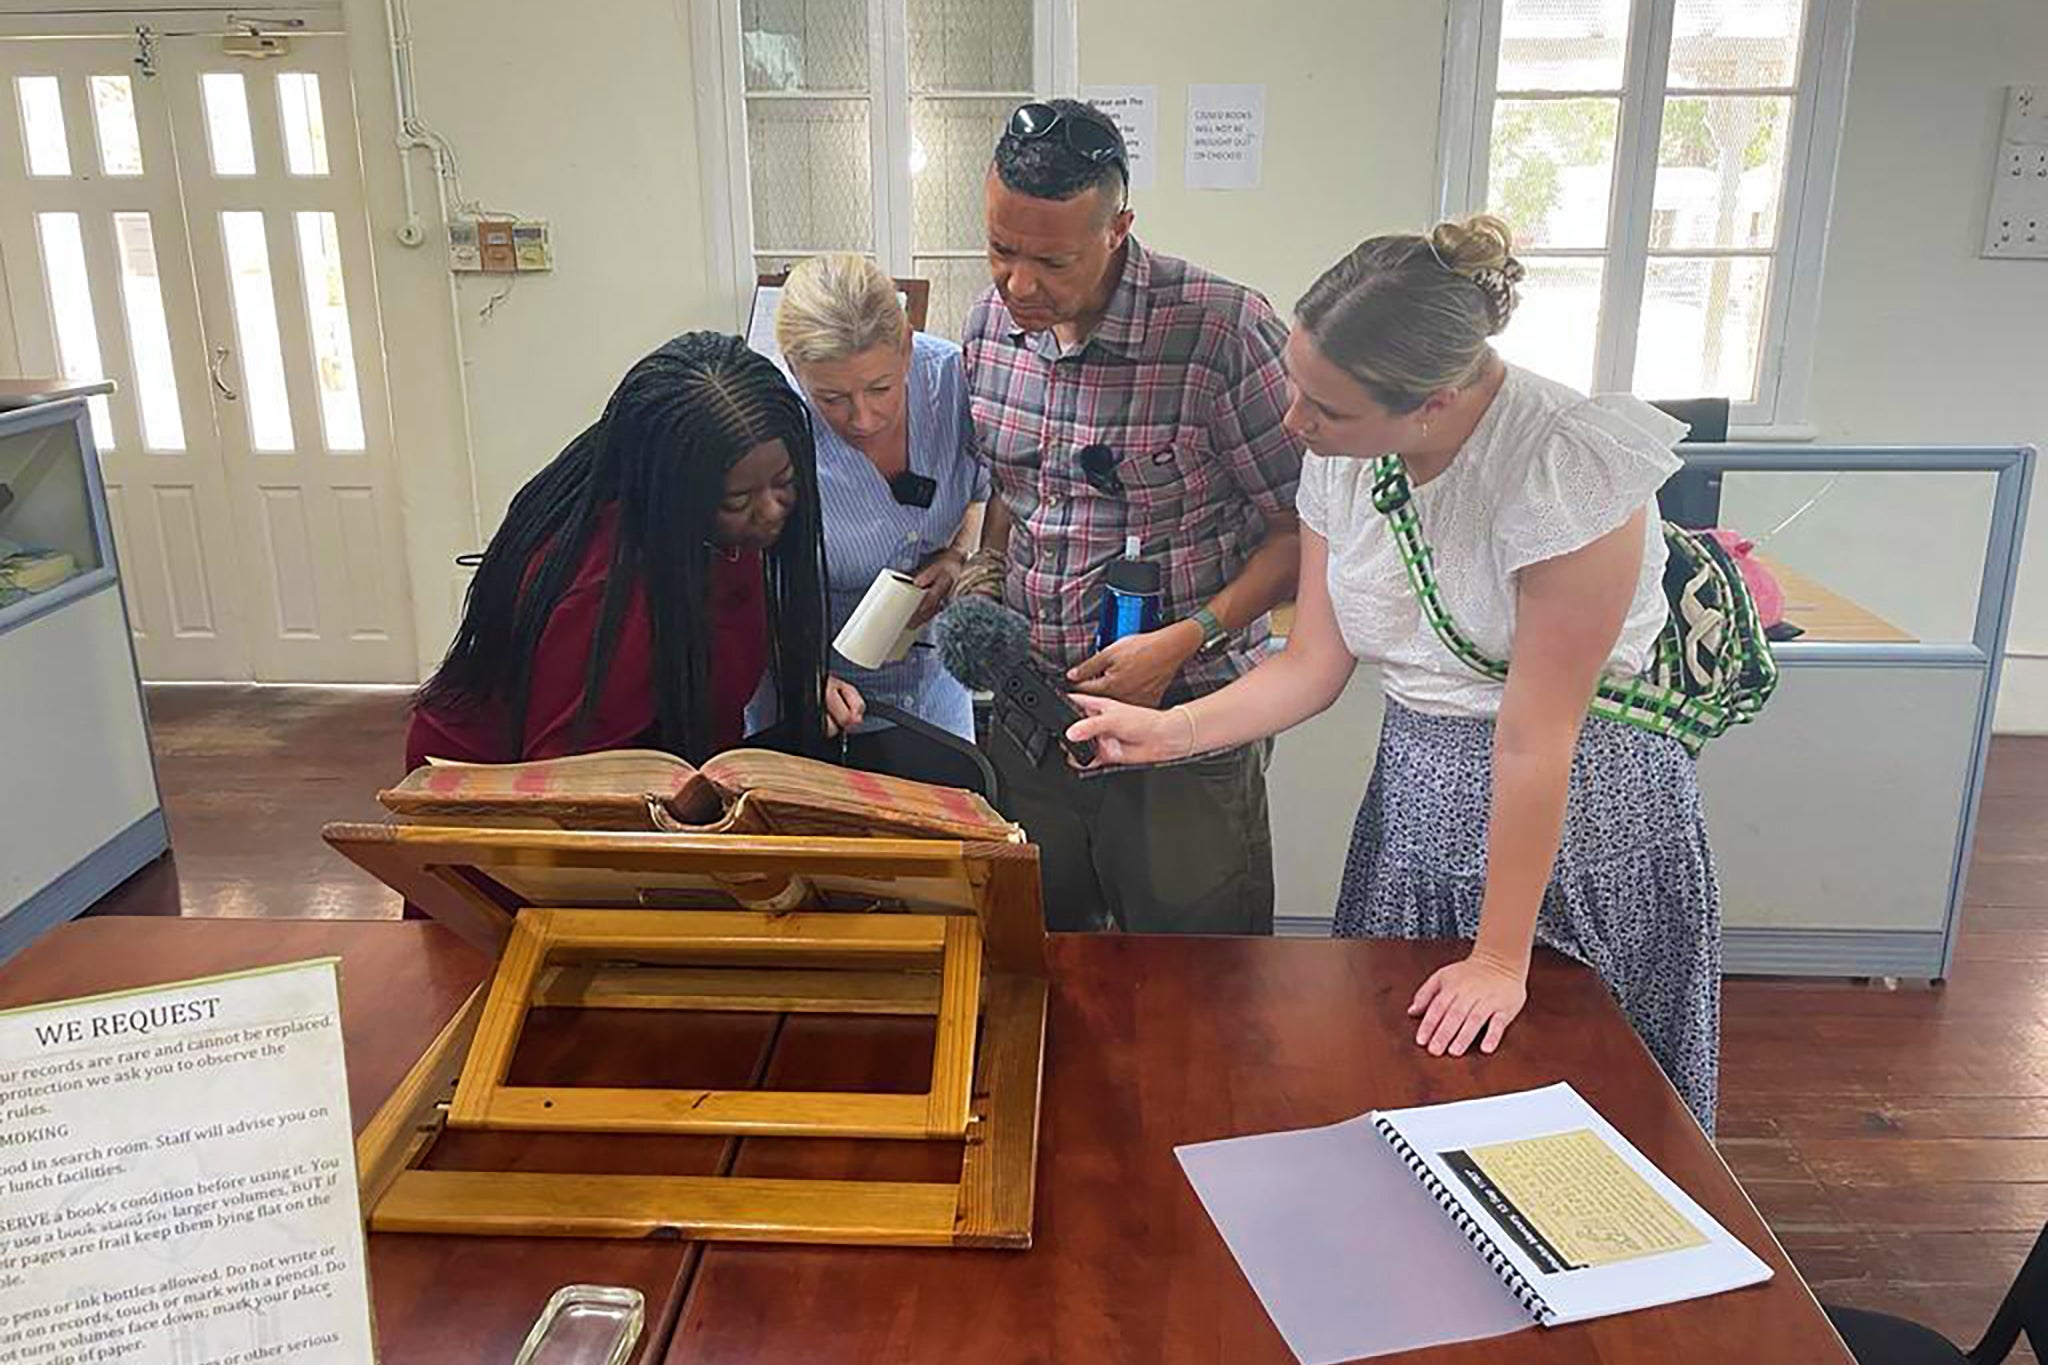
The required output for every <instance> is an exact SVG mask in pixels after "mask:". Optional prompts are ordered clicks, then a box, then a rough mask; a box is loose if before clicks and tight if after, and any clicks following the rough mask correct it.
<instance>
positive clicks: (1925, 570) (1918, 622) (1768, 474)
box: [1716, 446, 1997, 676]
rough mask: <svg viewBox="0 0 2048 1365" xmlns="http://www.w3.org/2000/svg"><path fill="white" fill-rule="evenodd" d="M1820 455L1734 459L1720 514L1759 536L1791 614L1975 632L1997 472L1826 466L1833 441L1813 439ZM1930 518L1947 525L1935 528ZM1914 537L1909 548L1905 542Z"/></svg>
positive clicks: (1804, 622)
mask: <svg viewBox="0 0 2048 1365" xmlns="http://www.w3.org/2000/svg"><path fill="white" fill-rule="evenodd" d="M1912 451H1913V447H1911V446H1902V447H1900V450H1899V453H1900V455H1901V457H1902V458H1907V457H1910V455H1911V453H1912ZM1813 464H1814V465H1815V466H1816V467H1815V468H1814V469H1812V470H1801V469H1784V470H1775V469H1774V470H1761V469H1759V470H1731V471H1729V472H1728V473H1727V474H1726V475H1724V476H1723V477H1722V481H1721V497H1720V504H1721V505H1720V509H1719V510H1720V516H1719V518H1718V519H1717V521H1716V525H1719V526H1725V527H1728V528H1730V529H1732V530H1735V531H1738V532H1740V533H1741V534H1742V536H1743V537H1744V538H1745V539H1748V540H1753V541H1754V542H1756V549H1755V551H1754V554H1755V556H1756V558H1757V559H1759V560H1761V561H1763V563H1764V564H1765V565H1766V566H1767V567H1769V568H1770V569H1771V570H1772V572H1773V574H1774V576H1776V578H1777V579H1778V586H1779V587H1780V588H1782V589H1783V590H1784V594H1785V605H1784V613H1785V620H1786V621H1788V622H1790V623H1791V624H1792V625H1795V626H1797V627H1799V628H1800V630H1802V631H1803V632H1804V634H1802V635H1801V636H1800V637H1799V638H1800V640H1801V641H1802V642H1807V641H1815V642H1817V641H1833V642H1837V643H1842V644H1908V643H1914V642H1921V643H1926V644H1936V645H1955V644H1965V643H1968V642H1970V641H1972V640H1973V639H1975V638H1976V634H1977V601H1978V597H1979V595H1980V593H1981V589H1982V585H1983V577H1984V550H1985V547H1986V545H1987V543H1988V542H1989V540H1990V538H1991V524H1992V509H1993V506H1994V503H1995V501H1996V497H1997V475H1995V474H1990V473H1977V472H1965V471H1962V470H1947V471H1943V472H1939V473H1937V472H1934V471H1932V470H1929V471H1927V472H1919V471H1912V472H1908V471H1905V470H1901V471H1898V472H1893V471H1890V470H1886V471H1881V472H1880V471H1857V472H1848V471H1842V470H1830V469H1828V467H1827V465H1828V457H1827V447H1825V446H1821V447H1818V448H1817V449H1815V451H1814V452H1813ZM1931 527H1939V528H1940V531H1939V534H1938V535H1935V536H1930V535H1929V534H1928V531H1929V528H1931ZM1906 545H1910V546H1913V547H1914V549H1913V552H1912V553H1910V554H1902V553H1900V547H1901V546H1906ZM1894 676H1896V675H1894Z"/></svg>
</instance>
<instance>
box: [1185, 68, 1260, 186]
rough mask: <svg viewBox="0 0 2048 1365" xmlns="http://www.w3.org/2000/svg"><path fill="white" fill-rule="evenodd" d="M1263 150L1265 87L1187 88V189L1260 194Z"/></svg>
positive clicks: (1196, 86)
mask: <svg viewBox="0 0 2048 1365" xmlns="http://www.w3.org/2000/svg"><path fill="white" fill-rule="evenodd" d="M1265 147H1266V87H1265V86H1263V85H1191V86H1189V87H1188V142H1187V187H1188V188H1189V189H1191V190H1255V189H1257V188H1258V187H1259V171H1260V164H1261V162H1262V161H1263V159H1264V153H1265Z"/></svg>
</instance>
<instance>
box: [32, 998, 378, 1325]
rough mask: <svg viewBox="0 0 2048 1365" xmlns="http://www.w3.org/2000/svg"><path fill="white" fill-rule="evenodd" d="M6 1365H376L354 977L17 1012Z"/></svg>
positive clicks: (83, 1002)
mask: <svg viewBox="0 0 2048 1365" xmlns="http://www.w3.org/2000/svg"><path fill="white" fill-rule="evenodd" d="M0 1210H4V1216H0V1303H4V1304H5V1305H6V1308H5V1311H4V1312H0V1361H5V1362H8V1365H56V1362H59V1361H71V1360H75V1361H79V1362H86V1361H115V1362H132V1363H133V1365H142V1362H155V1361H175V1362H179V1365H268V1363H269V1362H277V1365H371V1362H372V1360H373V1355H372V1349H371V1331H370V1302H369V1281H368V1277H367V1275H366V1272H365V1269H364V1263H365V1256H364V1249H363V1231H362V1218H361V1215H360V1213H359V1212H358V1204H357V1200H356V1165H355V1143H354V1139H353V1131H352V1128H351V1125H350V1121H349V1107H348V1077H347V1072H346V1070H345V1068H344V1065H343V1061H342V1050H341V1018H340V1001H339V994H338V990H337V984H336V970H335V963H334V960H333V959H327V960H324V961H318V962H307V963H300V964H297V965H294V966H289V967H278V968H272V969H267V970H263V971H258V972H250V973H244V974H240V975H236V976H225V977H215V978H212V979H209V980H204V981H190V982H185V983H182V984H179V985H174V986H164V987H158V988H153V989H150V990H146V991H132V992H124V993H121V994H118V995H108V996H98V997H94V998H91V999H86V1000H74V1001H65V1002H59V1003H56V1004H51V1005H37V1006H32V1007H30V1008H27V1009H19V1010H11V1011H7V1012H5V1013H0Z"/></svg>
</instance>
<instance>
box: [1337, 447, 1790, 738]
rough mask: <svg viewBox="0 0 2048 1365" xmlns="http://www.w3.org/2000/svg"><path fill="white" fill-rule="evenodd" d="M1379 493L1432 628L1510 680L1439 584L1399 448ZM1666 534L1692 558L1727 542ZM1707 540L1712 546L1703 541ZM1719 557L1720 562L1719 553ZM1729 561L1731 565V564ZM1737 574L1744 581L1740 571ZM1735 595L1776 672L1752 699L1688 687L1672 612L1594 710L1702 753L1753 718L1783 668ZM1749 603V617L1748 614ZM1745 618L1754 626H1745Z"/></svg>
mask: <svg viewBox="0 0 2048 1365" xmlns="http://www.w3.org/2000/svg"><path fill="white" fill-rule="evenodd" d="M1372 501H1373V507H1374V508H1375V509H1376V510H1378V511H1379V512H1380V513H1381V515H1383V516H1385V517H1386V519H1387V524H1388V526H1389V527H1390V528H1391V529H1392V530H1393V533H1394V543H1395V545H1396V546H1397V547H1399V549H1400V552H1401V563H1402V566H1403V567H1404V568H1406V569H1407V571H1408V582H1409V584H1410V586H1412V587H1413V588H1414V589H1415V597H1416V600H1417V601H1418V602H1419V603H1420V604H1421V606H1422V615H1423V619H1425V620H1427V621H1428V622H1429V626H1430V629H1431V630H1434V631H1435V632H1436V635H1437V638H1438V639H1439V640H1441V641H1443V645H1444V648H1446V649H1448V650H1449V651H1450V652H1451V653H1452V654H1453V655H1454V656H1455V657H1456V658H1457V660H1458V662H1460V663H1462V664H1464V665H1465V666H1466V667H1467V668H1470V669H1471V670H1472V671H1473V672H1475V673H1478V674H1480V675H1481V676H1483V677H1487V678H1492V679H1494V680H1495V681H1497V682H1498V681H1504V680H1505V679H1506V678H1507V676H1508V666H1507V664H1506V663H1505V662H1503V661H1502V660H1499V659H1494V658H1490V657H1489V656H1488V655H1487V654H1486V652H1485V651H1484V650H1482V649H1480V647H1479V646H1478V645H1476V644H1474V643H1473V642H1472V640H1471V639H1470V638H1469V637H1468V636H1466V635H1465V633H1464V632H1463V631H1461V630H1459V629H1458V625H1457V623H1456V622H1455V621H1453V620H1452V619H1451V614H1450V611H1449V610H1448V609H1447V608H1446V607H1445V606H1444V600H1443V593H1442V591H1441V590H1440V589H1439V587H1438V585H1437V579H1436V570H1435V567H1434V558H1435V556H1434V553H1433V552H1432V551H1431V550H1430V548H1429V545H1428V543H1427V542H1426V541H1424V540H1423V538H1422V519H1421V517H1419V516H1418V515H1417V514H1416V511H1415V496H1414V490H1413V489H1412V488H1411V487H1410V486H1409V483H1408V473H1407V470H1406V469H1405V468H1403V466H1402V464H1401V459H1400V457H1399V456H1397V455H1383V456H1381V457H1380V458H1379V459H1378V460H1377V461H1375V463H1374V466H1373V482H1372ZM1664 534H1665V537H1666V541H1667V543H1669V542H1671V541H1672V539H1673V538H1674V537H1684V540H1683V541H1682V542H1680V543H1679V544H1674V545H1673V546H1672V548H1673V550H1674V551H1675V552H1681V553H1683V554H1684V556H1685V558H1686V562H1687V563H1694V562H1699V561H1700V560H1701V559H1702V558H1703V557H1710V556H1719V555H1720V546H1719V545H1715V544H1713V543H1712V542H1711V540H1709V539H1708V538H1707V537H1700V536H1693V535H1692V534H1691V533H1690V532H1687V531H1683V530H1681V529H1680V528H1678V527H1675V526H1670V525H1666V526H1665V528H1664ZM1702 542H1704V543H1705V545H1707V546H1710V547H1711V549H1703V548H1701V543H1702ZM1714 562H1719V559H1718V558H1716V559H1715V561H1714ZM1730 569H1731V571H1732V566H1730ZM1736 581H1737V582H1739V581H1740V580H1739V578H1738V579H1737V580H1736ZM1735 596H1736V598H1737V600H1736V602H1735V604H1734V611H1735V614H1736V616H1737V618H1738V619H1737V620H1736V621H1734V622H1732V623H1731V626H1732V628H1734V629H1736V631H1737V633H1738V639H1740V640H1743V641H1744V642H1745V643H1752V642H1755V643H1758V644H1759V647H1760V648H1761V653H1762V659H1763V661H1764V664H1763V667H1764V668H1765V670H1767V672H1768V675H1769V676H1768V678H1767V679H1766V681H1765V683H1764V685H1763V686H1762V687H1761V688H1760V689H1758V690H1756V691H1755V692H1754V693H1753V694H1741V695H1742V696H1743V697H1744V699H1745V702H1746V704H1744V705H1741V706H1738V707H1736V708H1733V709H1731V708H1730V707H1728V706H1726V705H1723V704H1722V703H1721V701H1720V700H1719V699H1718V698H1717V697H1708V696H1700V695H1694V694H1691V693H1688V692H1687V691H1685V690H1684V688H1683V686H1682V684H1683V681H1684V679H1685V676H1686V674H1685V669H1684V659H1683V653H1684V648H1685V640H1684V632H1683V629H1682V625H1681V623H1680V622H1679V621H1678V620H1677V619H1676V617H1673V618H1672V619H1671V620H1669V621H1667V622H1666V624H1665V628H1664V629H1663V630H1662V631H1660V632H1658V635H1657V641H1656V647H1655V649H1654V650H1653V651H1652V654H1651V660H1650V666H1649V668H1648V670H1647V671H1646V672H1645V673H1644V674H1642V675H1641V676H1638V677H1633V678H1608V677H1603V678H1601V680H1600V684H1599V687H1598V688H1597V690H1596V691H1595V692H1594V694H1593V699H1592V702H1591V703H1590V704H1589V706H1588V708H1587V709H1588V711H1589V712H1590V713H1591V714H1593V715H1596V716H1604V717H1606V718H1607V719H1609V720H1617V721H1620V722H1621V723H1623V724H1624V725H1633V726H1635V727H1636V728H1637V729H1640V730H1647V731H1649V732H1650V733H1651V734H1656V735H1665V736H1668V737H1670V738H1672V739H1675V740H1677V741H1678V742H1679V743H1680V744H1683V745H1684V746H1685V748H1686V750H1687V751H1688V752H1689V753H1692V754H1695V755H1696V754H1698V753H1699V751H1700V749H1701V747H1702V746H1703V745H1705V744H1706V742H1707V741H1708V740H1710V739H1713V738H1715V737H1716V736H1718V735H1721V734H1723V733H1725V732H1726V731H1727V729H1728V727H1729V726H1730V725H1732V724H1736V723H1739V722H1741V721H1746V720H1748V719H1750V717H1751V716H1753V715H1754V714H1755V713H1756V711H1757V710H1759V709H1761V708H1762V706H1763V700H1764V698H1765V697H1767V696H1769V694H1770V684H1772V683H1775V681H1776V669H1775V667H1774V666H1772V665H1771V663H1770V651H1769V648H1768V646H1761V645H1760V642H1761V640H1762V630H1761V628H1760V627H1759V626H1758V625H1757V623H1756V619H1755V618H1756V604H1755V603H1754V602H1753V601H1752V600H1751V599H1750V597H1749V595H1748V593H1747V592H1741V593H1738V594H1735ZM1745 611H1746V613H1747V620H1746V621H1744V620H1742V619H1741V618H1742V616H1743V613H1744V612H1745ZM1745 626H1747V628H1748V629H1747V631H1746V632H1745V630H1744V627H1745Z"/></svg>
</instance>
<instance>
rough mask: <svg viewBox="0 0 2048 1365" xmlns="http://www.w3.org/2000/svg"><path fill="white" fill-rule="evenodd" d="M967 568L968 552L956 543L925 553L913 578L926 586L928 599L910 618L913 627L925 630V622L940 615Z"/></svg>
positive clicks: (925, 597)
mask: <svg viewBox="0 0 2048 1365" xmlns="http://www.w3.org/2000/svg"><path fill="white" fill-rule="evenodd" d="M966 568H967V556H966V554H965V553H964V552H962V551H961V550H960V548H959V547H958V546H955V545H944V546H941V547H940V548H938V549H936V550H934V551H932V552H931V554H930V555H928V556H926V557H925V561H924V563H922V564H920V565H919V566H918V569H917V573H916V574H915V575H913V576H912V578H911V581H912V582H913V583H916V584H917V586H918V587H920V588H923V589H924V601H923V602H921V603H919V604H918V608H917V614H916V615H914V616H912V617H911V618H910V626H911V629H913V630H922V629H923V628H924V624H925V622H927V621H929V620H931V619H932V618H933V617H934V616H937V615H938V614H939V612H940V610H941V609H943V608H944V607H945V605H946V603H948V602H950V601H952V600H953V590H954V588H955V587H956V586H957V585H958V584H959V582H960V575H961V573H962V572H963V571H964V570H965V569H966Z"/></svg>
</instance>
